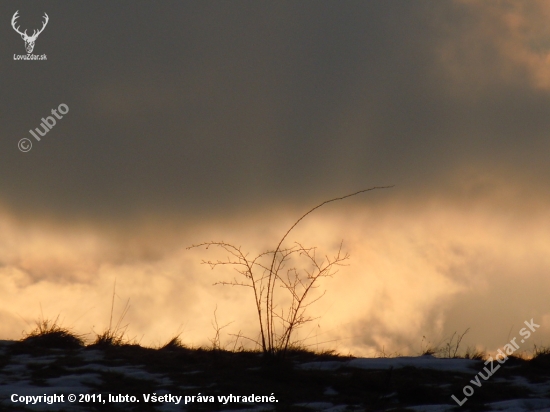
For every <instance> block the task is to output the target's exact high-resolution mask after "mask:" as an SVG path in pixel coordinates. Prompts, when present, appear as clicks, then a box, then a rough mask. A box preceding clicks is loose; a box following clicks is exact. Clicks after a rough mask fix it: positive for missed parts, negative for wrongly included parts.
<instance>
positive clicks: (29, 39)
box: [11, 10, 50, 54]
mask: <svg viewBox="0 0 550 412" xmlns="http://www.w3.org/2000/svg"><path fill="white" fill-rule="evenodd" d="M18 13H19V10H17V11H16V12H15V13H14V14H13V17H12V18H11V26H12V27H13V29H14V30H15V31H16V32H17V33H19V34H20V35H21V38H22V39H23V41H24V42H25V49H26V50H27V54H31V53H32V51H33V50H34V44H35V42H36V39H37V38H38V35H39V34H40V33H42V32H43V31H44V29H45V28H46V25H47V24H48V21H49V20H50V18H49V17H48V15H47V14H46V12H44V16H43V17H45V18H46V21H45V22H44V23H42V28H41V29H40V30H34V32H33V34H32V36H29V35H28V34H27V30H25V31H24V32H21V31H19V26H18V27H15V24H16V20H17V19H18V18H19V16H18Z"/></svg>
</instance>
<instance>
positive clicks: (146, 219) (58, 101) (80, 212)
mask: <svg viewBox="0 0 550 412" xmlns="http://www.w3.org/2000/svg"><path fill="white" fill-rule="evenodd" d="M16 11H19V17H18V20H17V23H16V24H17V26H20V30H21V31H24V30H25V29H28V30H27V33H28V34H31V33H32V32H33V30H36V29H39V28H40V27H41V26H42V23H43V21H44V13H47V15H48V17H49V21H48V23H47V26H46V27H45V28H44V31H43V32H41V33H40V35H39V36H38V38H37V39H36V44H35V47H34V51H33V54H35V55H38V56H41V55H44V54H45V55H46V56H47V60H42V61H26V60H20V59H19V58H18V57H17V56H21V55H26V54H27V52H26V50H25V43H24V42H23V40H22V38H21V36H20V35H19V34H18V33H16V32H15V31H14V29H13V28H12V26H11V23H10V22H11V20H12V17H13V15H14V13H15V12H16ZM0 16H2V21H3V23H2V24H1V25H0V39H1V42H2V47H1V55H2V56H1V58H0V71H1V73H2V76H0V88H1V91H2V92H1V94H0V125H1V127H0V145H1V147H0V229H1V230H0V279H1V283H0V284H1V285H2V287H1V288H0V320H1V321H0V338H3V339H19V338H21V337H22V336H24V335H22V334H23V333H24V332H25V331H26V332H29V331H30V330H31V329H32V327H33V325H34V322H35V321H36V320H37V319H38V318H40V317H41V316H43V317H45V318H49V319H55V318H57V317H58V316H59V321H60V322H62V324H63V326H65V327H69V328H71V330H74V331H75V332H78V333H82V334H85V335H86V338H87V339H89V340H93V337H94V336H95V335H94V333H97V332H101V331H102V330H104V328H106V327H108V325H109V319H110V314H111V300H112V295H113V288H114V287H115V283H116V296H115V300H114V302H115V307H114V311H113V315H114V316H113V317H114V318H115V319H116V318H117V316H119V315H120V313H122V310H123V308H124V305H125V303H126V302H127V301H128V300H129V305H130V307H129V310H128V313H127V315H126V317H125V318H124V324H128V329H127V332H128V336H130V337H132V338H135V339H137V340H138V341H139V342H141V343H142V344H144V345H153V346H154V345H160V344H163V343H165V342H166V341H167V340H169V339H170V338H171V337H173V336H174V335H176V334H180V338H181V339H182V341H184V342H185V343H187V344H189V345H207V344H209V340H210V339H212V337H213V336H214V335H215V328H214V327H213V325H212V323H213V321H214V319H215V317H216V319H217V321H218V323H219V325H226V324H229V325H228V326H227V327H225V328H223V330H222V336H221V338H222V343H224V344H226V345H228V347H232V345H233V344H234V343H232V342H234V336H233V335H234V334H238V333H242V334H244V335H246V336H247V337H250V338H252V339H255V338H256V337H257V332H258V325H257V318H256V314H255V312H254V310H255V308H254V299H253V296H252V295H251V290H250V289H245V288H238V287H230V286H225V287H224V286H220V285H218V286H214V285H213V284H214V283H215V282H218V281H230V280H231V279H233V277H234V276H236V275H237V274H235V272H234V271H232V270H231V268H229V267H227V266H225V267H218V268H216V269H214V270H211V269H210V268H209V267H208V265H203V264H201V261H203V260H209V259H218V258H219V259H224V258H225V255H223V253H221V254H220V253H219V252H220V251H219V250H218V251H216V250H215V248H209V249H208V250H206V249H204V248H202V249H191V250H189V249H187V248H188V247H189V246H191V245H193V244H198V243H201V242H207V241H225V242H228V243H231V244H234V245H236V246H240V247H242V250H243V251H246V252H247V253H250V256H253V255H257V254H260V253H262V252H264V251H266V250H273V249H274V248H275V247H276V246H277V243H278V242H279V240H280V239H281V238H282V236H283V235H284V233H285V232H286V231H287V229H288V228H289V227H290V226H291V225H292V224H293V223H294V222H295V221H296V220H297V219H298V218H299V217H300V216H301V215H303V214H304V213H305V212H307V211H308V210H310V209H311V208H312V207H314V206H316V205H318V204H320V203H321V202H323V201H325V200H328V199H332V198H336V197H340V196H344V195H347V194H350V193H353V192H356V191H358V190H362V189H367V188H370V187H375V186H390V185H393V187H392V188H389V189H379V190H373V191H369V192H366V193H363V194H359V195H357V196H354V197H351V198H348V199H345V200H341V201H338V202H333V203H330V204H327V205H325V206H323V207H322V208H320V209H318V210H316V211H315V212H313V213H312V214H310V215H308V216H307V217H306V218H305V219H304V220H303V221H301V222H300V224H299V225H298V226H296V228H295V229H293V231H292V232H291V233H290V234H289V237H288V238H287V239H286V243H285V245H286V246H288V247H290V246H292V245H293V244H294V242H300V243H301V244H303V245H305V246H308V247H313V246H315V247H318V253H319V256H324V255H325V254H327V255H329V256H331V255H332V254H333V253H334V252H335V251H336V250H337V248H338V246H339V245H340V243H341V242H342V244H343V246H342V248H343V250H344V251H346V252H348V253H349V255H350V259H349V260H348V261H347V264H348V266H344V267H341V268H340V270H339V272H338V273H337V274H335V275H334V276H333V277H332V278H327V279H324V280H323V282H322V283H321V284H320V287H319V289H317V291H316V292H315V293H319V294H320V293H322V292H323V291H326V294H325V295H324V296H323V298H322V299H320V300H319V301H318V302H316V303H315V304H314V305H312V306H311V307H309V308H308V311H309V313H310V314H311V316H312V317H314V318H316V319H315V320H314V321H312V322H310V323H308V324H307V325H304V326H303V328H301V330H300V331H298V332H297V335H296V337H297V338H300V339H304V341H303V344H306V345H310V346H308V347H311V348H313V349H319V348H327V347H328V348H334V349H336V350H338V351H340V352H342V353H352V354H356V355H365V356H372V355H375V354H380V353H385V354H391V353H397V354H417V353H419V352H421V351H422V350H423V349H424V348H425V347H426V346H427V345H437V344H444V343H445V342H447V341H448V339H449V338H450V337H451V336H452V334H453V333H454V332H457V333H463V332H464V331H466V330H467V329H468V328H469V330H468V333H467V334H466V335H465V337H464V340H463V343H462V345H463V346H464V347H465V346H467V345H468V346H471V347H476V348H483V349H487V350H495V349H496V348H498V347H502V346H504V345H505V344H506V343H507V342H508V341H509V340H510V339H511V338H512V337H513V336H517V334H518V332H519V330H520V329H521V327H523V322H524V321H527V320H531V319H533V320H534V322H535V323H537V324H540V325H541V327H540V329H538V330H537V332H536V333H535V334H534V335H533V337H531V338H530V340H529V341H528V342H525V343H524V347H523V349H525V350H530V349H532V345H533V344H549V341H550V329H549V328H550V302H549V301H548V299H547V291H548V290H549V286H550V278H549V274H550V253H549V252H550V235H549V233H550V231H549V229H550V217H549V216H548V210H549V207H550V193H549V192H548V190H547V188H548V186H549V184H550V166H549V165H550V162H548V161H547V159H548V155H549V149H550V143H549V139H548V134H549V130H550V127H549V126H550V116H548V111H549V109H550V28H549V27H550V26H548V24H547V22H548V19H549V18H550V4H549V3H548V2H546V1H537V0H532V1H530V2H516V1H504V0H499V1H496V0H495V1H479V0H425V1H421V0H417V1H410V2H401V1H395V0H384V1H351V0H350V1H346V2H339V1H299V2H297V1H277V2H268V1H237V0H236V1H231V2H221V1H202V0H201V1H170V0H167V1H163V2H149V1H125V0H124V1H118V2H114V3H113V2H106V1H101V2H99V1H98V2H87V1H79V0H75V1H71V2H60V1H26V2H2V3H0ZM61 105H66V107H67V108H68V112H66V114H64V115H63V116H62V117H61V118H57V119H55V120H56V122H55V125H53V126H52V127H51V130H49V131H48V133H47V134H45V136H43V137H41V140H40V141H38V140H37V139H36V138H35V137H33V136H32V135H31V133H30V132H29V130H34V129H36V128H40V124H41V122H42V121H43V120H42V119H43V118H46V117H48V116H52V115H53V114H52V110H54V109H55V110H58V109H59V107H60V106H61ZM64 108H65V106H61V111H66V109H64ZM50 123H51V121H50ZM40 130H41V129H40ZM21 139H28V140H27V141H25V143H24V147H28V146H27V145H28V142H30V143H31V144H32V148H31V149H30V150H29V151H27V152H23V151H21V150H19V146H18V145H19V144H20V143H19V142H20V141H21ZM297 264H298V263H297ZM302 273H303V272H302ZM286 303H288V302H287V301H284V300H283V301H281V303H280V304H281V305H284V304H286ZM281 307H284V306H281ZM214 313H216V316H215V317H214ZM241 341H245V340H244V339H243V340H241Z"/></svg>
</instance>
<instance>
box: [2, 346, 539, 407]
mask: <svg viewBox="0 0 550 412" xmlns="http://www.w3.org/2000/svg"><path fill="white" fill-rule="evenodd" d="M500 361H501V362H503V363H502V364H500V363H498V362H497V361H496V360H495V361H493V365H492V367H493V370H494V373H493V375H492V376H488V375H489V374H488V373H486V372H485V370H484V367H486V368H487V370H488V371H490V368H491V364H490V363H489V364H487V366H485V365H484V362H483V361H482V360H470V359H441V358H436V357H434V356H431V355H425V356H418V357H396V358H368V359H367V358H352V357H342V356H336V355H332V354H317V353H313V352H306V351H294V352H291V353H289V354H288V355H287V356H286V357H285V358H274V359H266V358H265V357H264V356H262V354H261V353H258V352H228V351H220V350H210V349H190V348H186V347H184V346H182V345H180V344H179V343H178V342H177V341H176V342H173V343H172V344H169V345H167V346H165V347H164V348H160V349H151V348H144V347H141V346H139V345H111V344H103V345H88V346H85V345H82V343H81V342H78V341H71V340H70V339H69V340H68V339H67V338H66V337H64V338H63V339H58V340H55V339H53V340H51V339H50V340H49V341H48V340H44V339H42V340H41V339H40V337H39V338H34V339H26V340H23V341H18V342H14V341H0V401H1V403H0V411H28V410H51V411H96V410H97V411H182V410H186V411H218V410H219V411H331V412H337V411H430V412H432V411H452V410H456V411H459V410H464V411H493V410H501V411H548V412H550V355H548V354H544V355H540V356H538V357H537V358H535V359H534V360H530V361H528V360H523V359H519V358H515V357H510V358H508V359H507V360H506V361H503V360H502V359H501V360H500ZM497 366H500V367H499V368H498V369H497ZM479 372H481V374H483V376H481V377H480V375H478V373H479ZM484 377H487V380H485V379H484ZM466 386H469V387H470V388H471V389H468V388H467V389H465V391H466V392H465V393H467V394H469V396H468V397H466V396H465V395H464V392H463V388H465V387H466ZM54 394H57V395H63V396H64V397H63V402H61V401H60V399H59V398H58V399H57V402H55V403H51V404H48V403H47V402H45V401H48V400H49V401H52V400H53V398H51V397H50V398H47V396H49V395H54ZM69 394H75V395H77V399H76V401H75V402H69V401H68V399H67V397H68V395H69ZM85 394H89V395H90V396H88V398H86V397H85V396H84V395H85ZM12 395H16V396H15V398H13V400H18V401H19V402H13V401H12ZM81 395H82V397H81ZM99 395H101V397H100V396H99ZM161 395H171V396H166V397H164V398H162V399H161V401H162V402H153V400H155V396H156V397H159V396H161ZM230 395H233V396H232V397H230ZM452 395H454V396H455V397H456V399H457V400H458V402H461V403H462V406H460V407H459V405H458V403H457V401H455V400H453V398H452ZM25 396H28V398H25ZM31 396H35V398H32V397H31ZM36 396H43V397H46V398H36ZM132 396H134V397H135V399H134V402H131V401H130V399H132V398H131V397H132ZM193 397H194V398H193ZM237 397H238V398H237ZM243 397H244V399H243ZM26 399H28V401H29V402H31V403H32V402H36V403H35V404H34V405H33V404H25V400H26ZM80 400H82V402H79V401H80ZM157 400H158V398H157ZM137 401H139V402H137Z"/></svg>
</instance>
